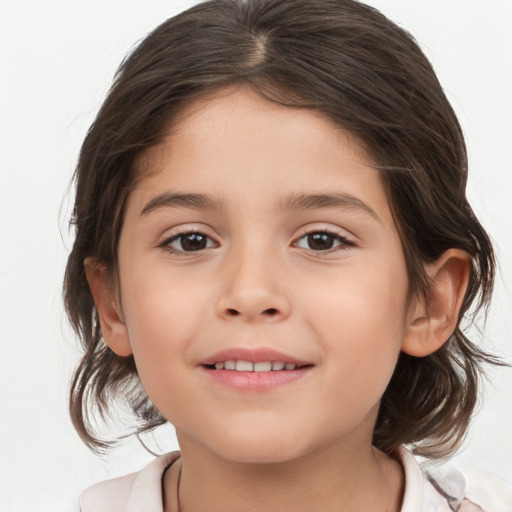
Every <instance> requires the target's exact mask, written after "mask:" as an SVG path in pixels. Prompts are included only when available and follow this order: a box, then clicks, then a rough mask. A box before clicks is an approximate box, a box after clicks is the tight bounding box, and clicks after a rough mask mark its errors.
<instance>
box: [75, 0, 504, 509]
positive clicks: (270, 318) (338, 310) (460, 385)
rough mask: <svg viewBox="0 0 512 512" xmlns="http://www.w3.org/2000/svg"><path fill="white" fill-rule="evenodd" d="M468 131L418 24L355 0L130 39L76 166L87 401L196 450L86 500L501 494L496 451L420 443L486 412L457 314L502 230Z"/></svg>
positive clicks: (81, 405)
mask: <svg viewBox="0 0 512 512" xmlns="http://www.w3.org/2000/svg"><path fill="white" fill-rule="evenodd" d="M466 177H467V161H466V153H465V147H464V140H463V136H462V133H461V129H460V126H459V124H458V122H457V119H456V118H455V115H454V113H453V110H452V109H451V107H450V105H449V103H448V101H447V99H446V97H445V95H444V93H443V91H442V89H441V87H440V85H439V83H438V81H437V79H436V77H435V74H434V72H433V70H432V68H431V66H430V64H429V63H428V61H427V60H426V58H425V57H424V56H423V54H422V53H421V51H420V49H419V48H418V46H417V45H416V43H415V42H414V41H413V40H412V38H411V36H410V35H409V34H407V33H406V32H405V31H403V30H402V29H400V28H398V27H397V26H396V25H394V24H393V23H391V22H390V21H389V20H387V19H386V18H384V17H383V16H382V15H381V14H379V13H378V12H377V11H375V10H373V9H371V8H369V7H367V6H365V5H363V4H361V3H359V2H355V1H353V0H318V1H315V2H311V1H310V0H248V1H242V0H212V1H208V2H204V3H202V4H200V5H198V6H196V7H193V8H191V9H190V10H188V11H186V12H184V13H182V14H180V15H178V16H176V17H174V18H172V19H170V20H168V21H167V22H165V23H164V24H163V25H161V26H160V27H158V28H157V29H156V30H155V31H154V32H153V33H152V34H151V35H149V36H148V37H147V38H146V39H145V40H144V41H143V42H142V43H141V44H140V45H139V46H138V48H137V49H136V50H135V51H134V52H133V53H132V54H131V55H130V56H129V57H128V58H127V60H126V61H125V62H124V63H123V64H122V66H121V69H120V71H119V73H118V76H117V78H116V81H115V83H114V85H113V87H112V89H111V91H110V93H109V95H108V97H107V99H106V101H105V103H104V105H103V107H102V109H101V110H100V113H99V115H98V117H97V119H96V121H95V122H94V124H93V126H92V127H91V129H90V131H89V133H88V135H87V137H86V140H85V142H84V145H83V147H82V152H81V155H80V160H79V163H78V167H77V173H76V186H77V194H76V203H75V210H74V219H73V222H74V223H75V225H76V240H75V243H74V247H73V250H72V252H71V255H70V257H69V261H68V266H67V270H66V280H65V300H66V307H67V311H68V314H69V317H70V319H71V322H72V324H73V326H74V327H75V329H76V330H77V332H78V333H79V335H80V336H81V339H82V342H83V345H84V350H85V353H84V357H83V359H82V361H81V363H80V365H79V367H78V369H77V371H76V373H75V378H74V381H73V384H72V390H71V401H70V404H71V416H72V418H73V421H74V424H75V426H76V428H77V430H78V432H79V434H80V435H81V437H82V439H83V440H84V441H85V442H86V443H87V444H88V445H89V446H90V447H91V448H92V449H95V450H101V449H104V448H106V447H107V446H108V443H107V442H106V441H104V440H101V439H99V438H98V436H97V434H96V432H95V430H94V429H93V426H92V420H91V412H92V411H93V410H94V408H97V409H98V410H99V412H100V413H101V415H103V416H107V415H108V413H109V411H110V410H111V406H112V402H114V401H115V400H116V399H121V400H123V401H125V402H126V403H127V404H128V405H129V406H130V407H131V409H132V410H133V412H134V413H135V414H136V416H137V417H138V418H139V421H140V431H141V432H142V431H149V430H151V429H153V428H155V427H156V426H158V425H161V424H163V423H165V422H167V421H169V422H171V423H172V424H174V426H175V427H176V433H177V437H178V441H179V444H180V453H171V454H167V455H163V456H161V457H158V458H157V459H156V460H155V461H153V462H152V463H150V464H149V465H148V466H147V467H146V468H144V469H143V470H142V471H141V472H139V473H136V474H132V475H128V476H126V477H121V478H119V479H115V480H112V481H107V482H103V483H100V484H97V485H96V486H93V487H92V488H90V489H89V490H87V491H85V492H84V494H83V495H82V497H81V509H82V511H83V512H101V511H114V510H116V511H117V510H122V511H125V510H126V511H131V512H135V511H141V512H142V511H145V512H157V511H165V512H170V511H173V512H174V511H179V512H196V511H209V512H210V511H211V512H215V511H220V510H222V511H226V512H229V511H231V510H236V511H253V510H265V511H269V512H271V511H287V510H289V511H297V512H300V511H302V510H315V511H331V510H332V511H341V510H344V511H352V510H354V511H355V510H358V511H359V510H368V511H373V512H396V511H402V512H413V511H414V512H417V511H422V512H437V511H448V510H460V511H463V512H466V511H477V510H486V511H488V512H497V511H500V510H503V511H506V510H511V508H512V490H511V489H510V488H509V487H508V486H507V484H505V483H503V482H502V481H501V480H499V479H498V478H496V477H493V476H491V475H490V474H479V473H476V472H473V473H467V474H462V473H460V472H458V471H455V470H451V469H440V468H438V469H437V470H436V471H433V470H430V471H427V470H424V471H423V473H422V472H421V470H420V469H419V466H418V464H417V462H416V461H415V459H414V457H413V455H412V454H411V452H410V451H409V450H408V449H407V448H405V445H407V446H408V447H409V449H411V450H412V451H413V452H414V453H415V454H417V455H422V456H426V457H429V458H432V459H442V458H446V457H448V456H449V455H450V454H452V453H453V452H454V451H455V450H456V448H457V447H458V446H459V444H460V442H461V441H462V439H463V437H464V434H465V432H466V429H467V426H468V423H469V421H470V418H471V414H472V411H473V409H474V406H475V401H476V397H477V387H478V382H479V376H480V373H481V369H482V366H483V365H484V364H486V363H491V364H497V363H498V361H496V360H495V359H493V358H492V357H491V356H489V355H488V354H486V353H485V352H483V351H482V350H481V349H480V348H478V347H477V346H475V345H474V344H473V343H472V342H471V341H470V340H469V339H468V338H467V337H466V336H465V335H464V334H463V332H462V330H461V328H460V321H461V319H462V318H463V317H464V315H465V314H466V313H467V312H468V310H469V308H470V307H471V306H473V307H475V308H476V309H478V308H479V307H482V306H485V305H486V304H487V303H488V301H489V299H490V294H491V290H492V284H493V277H494V266H495V263H494V256H493V251H492V247H491V244H490V241H489V238H488V236H487V234H486V233H485V231H484V230H483V228H482V227H481V225H480V224H479V222H478V220H477V219H476V218H475V216H474V214H473V213H472V211H471V208H470V206H469V204H468V203H467V201H466V199H465V184H466Z"/></svg>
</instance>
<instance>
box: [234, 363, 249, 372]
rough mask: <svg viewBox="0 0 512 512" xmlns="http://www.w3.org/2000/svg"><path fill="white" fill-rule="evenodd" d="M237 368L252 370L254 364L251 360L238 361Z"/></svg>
mask: <svg viewBox="0 0 512 512" xmlns="http://www.w3.org/2000/svg"><path fill="white" fill-rule="evenodd" d="M235 369H236V371H237V372H252V371H253V370H254V365H253V364H252V363H251V362H249V361H237V362H236V366H235Z"/></svg>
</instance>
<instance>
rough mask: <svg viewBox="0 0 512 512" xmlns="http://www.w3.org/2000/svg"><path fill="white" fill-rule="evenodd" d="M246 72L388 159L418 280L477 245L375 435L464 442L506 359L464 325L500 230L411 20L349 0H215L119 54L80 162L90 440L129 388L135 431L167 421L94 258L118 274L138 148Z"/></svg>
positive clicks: (78, 287) (398, 381)
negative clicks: (426, 349)
mask: <svg viewBox="0 0 512 512" xmlns="http://www.w3.org/2000/svg"><path fill="white" fill-rule="evenodd" d="M239 85H240V86H248V87H251V88H252V89H253V90H255V91H256V92H258V93H259V94H261V95H262V96H263V97H265V98H267V99H269V100H270V101H275V102H278V103H280V104H282V105H288V106H293V107H299V108H311V109H316V110H317V111H320V112H322V113H324V114H325V115H326V116H328V117H329V118H330V119H331V120H333V121H334V122H335V123H337V124H338V125H340V126H342V127H344V128H345V129H348V130H349V131H350V132H352V133H353V134H354V135H356V136H357V137H358V139H359V140H360V141H361V142H362V143H363V144H364V146H365V148H366V149H367V151H368V153H369V155H370V156H371V157H372V158H373V159H374V160H375V161H376V162H378V164H379V168H380V169H381V171H382V172H381V175H382V179H383V181H384V183H385V186H386V189H387V193H388V198H389V202H390V205H391V208H392V210H393V214H394V216H395V222H396V224H397V227H398V229H399V232H400V235H401V239H402V245H403V249H404V252H405V256H406V261H407V266H408V275H409V281H410V292H411V294H423V295H427V294H428V281H427V278H426V275H425V271H424V264H425V263H428V262H432V261H434V260H436V259H437V258H438V257H439V256H440V255H441V254H442V253H443V252H444V251H446V250H447V249H449V248H454V247H455V248H460V249H463V250H464V251H466V252H467V253H468V254H469V255H470V256H471V258H472V268H471V275H470V282H469V288H468V290H467V293H466V296H465V300H464V303H463V306H462V310H461V312H460V318H459V324H458V326H457V329H456V330H455V332H454V333H453V335H452V336H451V338H450V339H449V340H448V341H447V342H446V343H445V344H444V346H443V347H442V348H441V349H439V350H438V351H437V352H435V353H434V354H432V355H430V356H427V357H425V358H414V357H411V356H408V355H406V354H401V356H400V358H399V361H398V364H397V367H396V370H395V372H394V375H393V377H392V379H391V382H390V383H389V386H388V388H387V389H386V391H385V393H384V396H383V397H382V402H381V408H380V413H379V416H378V420H377V425H376V429H375V433H374V444H375V445H376V446H377V447H378V448H380V449H381V450H383V451H384V452H386V453H388V454H393V453H394V452H395V450H396V449H397V447H398V446H399V445H400V444H403V443H407V444H413V445H415V446H416V448H415V449H416V452H417V453H421V454H422V455H426V456H431V457H440V456H446V455H448V454H449V453H451V452H453V451H454V450H455V449H456V448H457V447H458V445H459V444H460V442H461V441H462V439H463V437H464V433H465V431H466V429H467V426H468V423H469V421H470V418H471V414H472V412H473V409H474V407H475V403H476V400H477V387H478V382H479V378H480V375H481V369H482V364H483V363H497V361H496V360H495V359H494V358H492V357H491V356H489V355H488V354H486V353H485V352H483V351H482V350H481V349H480V348H478V347H477V346H476V345H475V344H473V343H472V342H471V341H470V340H469V339H468V338H467V337H466V336H465V335H464V334H463V332H462V330H461V328H460V320H461V319H462V317H463V316H464V315H465V314H466V313H467V312H468V310H469V309H470V307H473V312H474V313H475V312H476V311H478V310H479V309H481V308H482V306H485V305H486V304H487V303H488V301H489V299H490V295H491V291H492V285H493V277H494V269H495V261H494V256H493V251H492V246H491V243H490V240H489V237H488V236H487V234H486V233H485V231H484V230H483V228H482V227H481V225H480V224H479V222H478V220H477V219H476V218H475V216H474V214H473V212H472V210H471V208H470V206H469V204H468V202H467V200H466V197H465V187H466V178H467V157H466V150H465V145H464V139H463V135H462V131H461V128H460V126H459V123H458V121H457V119H456V116H455V114H454V112H453V110H452V108H451V106H450V104H449V102H448V100H447V98H446V96H445V95H444V93H443V90H442V88H441V86H440V84H439V82H438V80H437V78H436V75H435V73H434V71H433V69H432V67H431V65H430V63H429V62H428V60H427V59H426V57H425V56H424V55H423V53H422V52H421V50H420V49H419V47H418V45H417V43H416V42H415V41H414V39H413V38H412V36H411V35H410V34H408V33H407V32H406V31H404V30H403V29H401V28H400V27H398V26H397V25H395V24H394V23H392V22H391V21H389V20H388V19H387V18H385V17H384V16H383V15H382V14H380V13H379V12H378V11H376V10H375V9H373V8H371V7H368V6H366V5H364V4H361V3H359V2H357V1H354V0H315V1H314V2H312V1H311V0H210V1H206V2H203V3H201V4H199V5H196V6H195V7H193V8H191V9H189V10H187V11H185V12H183V13H181V14H179V15H177V16H175V17H173V18H171V19H169V20H167V21H166V22H164V23H163V24H162V25H160V26H159V27H158V28H156V29H155V30H154V31H153V32H152V33H151V34H150V35H149V36H148V37H147V38H146V39H144V40H143V41H142V42H141V43H140V44H139V45H138V46H137V47H136V48H135V50H134V51H133V52H132V53H131V54H130V55H129V56H128V57H127V59H126V60H125V61H124V62H123V63H122V64H121V66H120V68H119V70H118V72H117V75H116V78H115V81H114V84H113V86H112V88H111V90H110V92H109V94H108V96H107V98H106V100H105V102H104V104H103V106H102V108H101V110H100V112H99V114H98V116H97V118H96V120H95V121H94V123H93V125H92V126H91V128H90V130H89V132H88V134H87V137H86V139H85V141H84V144H83V147H82V150H81V153H80V158H79V162H78V166H77V169H76V173H75V180H76V202H75V207H74V213H73V218H72V221H71V222H72V224H73V225H74V227H75V230H76V239H75V242H74V246H73V249H72V251H71V254H70V256H69V260H68V264H67V268H66V275H65V283H64V297H65V305H66V309H67V312H68V315H69V318H70V321H71V324H72V325H73V327H74V328H75V330H76V331H77V333H78V335H79V336H80V338H81V341H82V344H83V348H84V355H83V358H82V360H81V362H80V364H79V366H78V368H77V370H76V372H75V374H74V378H73V382H72V386H71V396H70V411H71V417H72V420H73V423H74V425H75V428H76V429H77V431H78V433H79V434H80V436H81V437H82V439H83V440H84V442H85V443H86V444H87V445H88V446H89V447H91V448H92V449H95V450H101V449H103V448H106V447H107V446H108V444H109V443H108V442H107V441H102V440H100V439H98V437H97V436H96V434H95V429H94V428H93V416H92V411H94V410H97V411H99V413H100V414H101V416H102V417H103V418H105V417H106V416H108V414H109V412H110V410H111V406H112V403H113V402H115V401H116V399H117V398H119V397H123V399H124V400H125V401H126V403H127V404H128V405H129V407H130V408H131V410H132V411H133V412H134V413H135V415H136V416H137V417H138V419H139V432H141V431H148V430H151V429H153V428H155V427H156V426H157V425H160V424H162V423H164V422H165V421H166V420H165V418H163V417H162V416H161V415H160V413H159V412H158V411H157V410H156V408H155V407H154V406H153V405H152V404H151V402H150V401H149V399H148V397H147V396H146V394H145V392H144V390H143V389H142V386H141V384H140V381H139V378H138V375H137V371H136V368H135V364H134V360H133V357H132V356H129V357H120V356H117V355H116V354H114V353H113V352H112V351H111V350H110V349H109V348H108V347H107V346H106V345H105V343H104V341H103V339H102V334H101V329H100V325H99V321H98V314H97V311H96V309H95V306H94V301H93V298H92V295H91V292H90V290H89V286H88V283H87V280H86V276H85V271H84V259H85V258H86V257H94V258H96V259H97V260H99V261H102V262H104V263H105V264H106V265H107V266H108V268H109V269H110V272H111V274H112V276H113V277H114V278H115V275H116V272H117V271H116V253H117V244H118V240H119V234H120V229H121V224H122V218H123V208H124V204H125V201H126V198H127V197H128V194H129V192H130V189H131V188H133V186H134V185H135V183H136V180H137V179H138V177H139V175H140V172H139V170H138V169H137V165H136V164H137V161H138V157H139V156H140V155H141V154H142V152H143V151H144V150H145V149H147V148H149V147H151V146H153V145H154V144H156V143H157V142H158V141H159V137H160V136H161V134H162V131H163V129H164V128H165V127H167V126H168V123H169V121H170V120H171V121H172V119H173V117H174V116H175V115H176V113H177V112H178V111H179V110H181V109H182V108H183V107H184V106H185V105H187V104H188V103H189V102H190V101H192V100H193V99H194V98H197V97H199V96H200V95H204V94H207V93H213V92H215V91H217V90H219V89H221V88H224V87H228V86H239Z"/></svg>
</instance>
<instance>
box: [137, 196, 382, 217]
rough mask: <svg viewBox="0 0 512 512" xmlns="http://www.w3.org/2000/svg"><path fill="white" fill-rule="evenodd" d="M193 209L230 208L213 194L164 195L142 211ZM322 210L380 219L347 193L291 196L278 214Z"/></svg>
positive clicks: (286, 198) (156, 198) (155, 198)
mask: <svg viewBox="0 0 512 512" xmlns="http://www.w3.org/2000/svg"><path fill="white" fill-rule="evenodd" d="M180 206H181V207H184V208H191V209H194V210H223V209H226V208H227V204H226V201H225V200H224V199H223V198H218V197H215V196H213V195H211V194H193V193H180V192H164V193H162V194H159V195H157V196H156V197H154V198H153V199H151V201H149V202H148V203H147V204H146V205H145V206H144V208H143V210H142V212H141V217H142V216H146V215H148V214H150V213H151V212H153V211H155V210H157V209H160V208H178V207H180ZM322 208H343V209H349V210H360V211H363V212H365V213H368V214H369V215H371V216H372V217H373V218H374V219H375V220H377V221H379V222H380V218H379V216H378V215H377V214H376V213H375V212H374V211H373V210H372V209H371V208H370V207H369V206H368V205H367V204H366V203H364V202H363V201H361V200H360V199H358V198H357V197H354V196H352V195H350V194H346V193H341V192H340V193H334V194H330V193H329V194H293V193H292V194H289V195H288V196H286V197H285V198H284V199H283V200H282V201H280V202H279V203H278V210H279V211H290V210H320V209H322Z"/></svg>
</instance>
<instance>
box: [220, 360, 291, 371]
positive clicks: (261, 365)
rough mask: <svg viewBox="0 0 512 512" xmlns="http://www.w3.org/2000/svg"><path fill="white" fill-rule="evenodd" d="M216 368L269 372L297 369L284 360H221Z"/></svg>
mask: <svg viewBox="0 0 512 512" xmlns="http://www.w3.org/2000/svg"><path fill="white" fill-rule="evenodd" d="M215 369H216V370H235V371H237V372H269V371H272V370H273V371H280V370H296V369H297V365H296V364H294V363H284V362H283V361H273V362H271V361H261V362H258V363H251V362H250V361H233V360H231V359H230V360H229V361H219V362H218V363H215Z"/></svg>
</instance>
